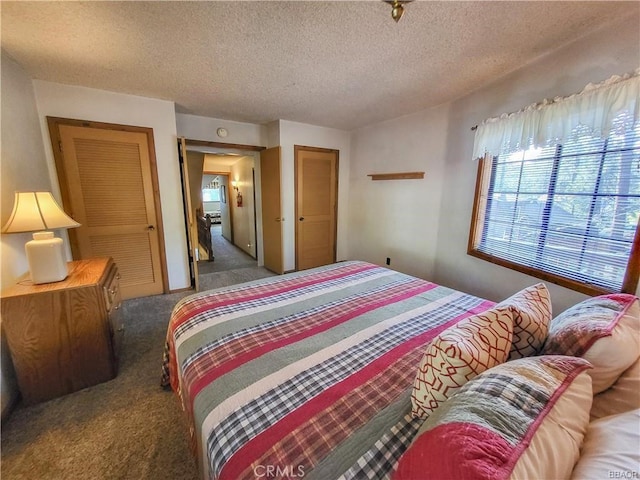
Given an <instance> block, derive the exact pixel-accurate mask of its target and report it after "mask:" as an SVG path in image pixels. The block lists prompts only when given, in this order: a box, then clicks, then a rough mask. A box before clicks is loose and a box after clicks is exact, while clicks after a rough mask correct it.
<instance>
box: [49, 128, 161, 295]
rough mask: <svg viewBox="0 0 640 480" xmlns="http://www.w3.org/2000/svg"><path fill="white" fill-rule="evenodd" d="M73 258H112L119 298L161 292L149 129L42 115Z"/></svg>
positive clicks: (157, 208) (157, 211)
mask: <svg viewBox="0 0 640 480" xmlns="http://www.w3.org/2000/svg"><path fill="white" fill-rule="evenodd" d="M48 121H49V130H50V133H51V139H52V143H53V149H54V152H55V157H56V168H57V171H58V177H59V180H60V188H61V193H62V199H63V204H64V206H65V210H67V211H68V212H70V214H71V216H72V217H73V218H74V219H75V220H77V221H78V222H79V223H80V224H81V226H80V227H78V228H74V229H70V230H69V239H70V242H71V251H72V254H73V258H74V259H75V260H82V259H88V258H93V257H105V256H108V257H112V258H113V259H114V261H115V263H116V265H117V266H118V269H119V270H120V275H121V288H122V297H123V298H134V297H141V296H146V295H154V294H159V293H163V292H164V291H165V285H166V284H167V281H166V273H165V272H164V268H163V265H164V262H165V260H164V249H163V244H162V242H161V239H162V238H163V235H162V223H161V221H160V219H161V218H162V217H161V212H160V201H159V197H158V194H157V175H156V171H155V157H154V149H153V131H152V130H151V129H145V128H141V127H126V126H119V125H110V124H102V123H94V122H83V121H78V120H67V119H55V118H49V119H48Z"/></svg>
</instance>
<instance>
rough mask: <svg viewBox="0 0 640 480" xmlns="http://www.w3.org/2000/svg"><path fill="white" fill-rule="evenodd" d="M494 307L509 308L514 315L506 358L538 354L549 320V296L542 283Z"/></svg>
mask: <svg viewBox="0 0 640 480" xmlns="http://www.w3.org/2000/svg"><path fill="white" fill-rule="evenodd" d="M496 307H508V308H510V309H511V313H512V315H513V343H512V344H511V352H509V360H514V359H516V358H523V357H530V356H532V355H537V354H538V353H540V351H541V350H542V347H543V345H544V341H545V340H546V339H547V333H548V332H549V323H551V299H550V296H549V290H547V287H546V286H545V284H544V283H538V284H536V285H533V286H531V287H528V288H525V289H524V290H520V291H519V292H518V293H516V294H515V295H512V296H510V297H509V298H507V299H506V300H504V301H502V302H500V303H499V304H498V305H496Z"/></svg>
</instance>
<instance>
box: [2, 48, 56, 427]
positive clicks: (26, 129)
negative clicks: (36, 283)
mask: <svg viewBox="0 0 640 480" xmlns="http://www.w3.org/2000/svg"><path fill="white" fill-rule="evenodd" d="M1 62H2V68H1V73H2V79H1V82H0V85H1V86H2V90H1V102H0V103H1V104H2V125H1V130H2V134H1V142H2V143H1V151H2V155H1V156H0V158H1V160H0V181H1V190H0V192H1V194H2V197H1V200H2V201H1V203H0V206H1V207H2V215H1V224H2V225H4V224H5V222H6V221H7V220H8V218H9V215H10V214H11V210H12V208H13V197H14V192H15V191H17V190H45V191H46V190H48V191H51V190H52V188H51V182H50V172H49V166H48V164H47V159H46V156H45V153H44V146H43V143H42V134H41V132H40V123H39V121H38V112H37V109H36V99H35V95H34V92H33V83H32V82H31V78H30V77H29V76H28V75H27V73H26V72H25V71H24V70H23V69H22V67H20V66H19V65H18V64H17V63H15V62H14V61H13V60H12V59H11V58H10V57H8V56H7V55H5V54H4V52H3V53H2V59H1ZM58 200H60V197H58ZM58 234H59V233H58ZM30 239H31V234H28V233H25V234H5V235H0V259H1V262H2V263H1V270H2V280H1V282H2V283H1V284H0V286H1V287H2V288H3V289H4V288H7V287H9V286H11V285H12V284H13V283H14V282H15V281H16V279H17V278H18V277H19V276H21V275H22V274H23V273H25V272H27V271H28V270H29V266H28V264H27V259H26V256H25V253H24V244H25V243H26V242H27V241H29V240H30ZM0 362H1V363H0V389H1V392H2V393H1V403H2V414H3V415H4V414H5V412H6V411H7V407H8V406H9V404H10V403H11V402H12V401H13V400H14V399H15V398H16V397H17V392H18V391H17V386H16V381H15V377H14V373H13V366H12V364H11V359H10V358H9V351H8V349H7V347H6V343H5V340H4V335H3V336H2V355H1V360H0Z"/></svg>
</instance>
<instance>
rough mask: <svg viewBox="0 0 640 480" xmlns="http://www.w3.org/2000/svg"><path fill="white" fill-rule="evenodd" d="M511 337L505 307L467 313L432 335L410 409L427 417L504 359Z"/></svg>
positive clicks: (508, 311)
mask: <svg viewBox="0 0 640 480" xmlns="http://www.w3.org/2000/svg"><path fill="white" fill-rule="evenodd" d="M512 337H513V319H512V317H511V311H510V309H508V308H494V309H491V310H487V311H486V312H483V313H481V314H478V315H474V316H471V317H468V318H466V319H464V320H462V321H460V322H459V323H457V324H456V325H454V326H453V327H451V328H448V329H447V330H445V331H444V332H442V333H440V335H438V336H437V337H436V338H434V339H433V340H432V342H431V344H430V345H429V347H427V350H426V352H425V353H424V355H423V356H422V360H421V361H420V367H419V368H418V374H417V375H416V379H415V382H414V385H413V391H412V394H411V404H412V409H411V413H412V415H413V416H414V417H422V418H426V417H428V416H429V415H430V414H431V413H433V411H434V410H436V409H437V408H438V406H439V405H440V404H441V403H442V402H444V401H445V400H447V398H449V397H451V396H452V395H453V394H454V393H455V392H456V391H457V390H458V389H460V387H461V386H462V385H464V384H465V383H467V382H468V381H469V380H471V379H472V378H473V377H475V376H476V375H478V374H479V373H481V372H484V371H485V370H487V369H489V368H491V367H493V366H495V365H498V364H500V363H503V362H505V361H506V360H507V356H508V355H509V349H510V348H511V339H512Z"/></svg>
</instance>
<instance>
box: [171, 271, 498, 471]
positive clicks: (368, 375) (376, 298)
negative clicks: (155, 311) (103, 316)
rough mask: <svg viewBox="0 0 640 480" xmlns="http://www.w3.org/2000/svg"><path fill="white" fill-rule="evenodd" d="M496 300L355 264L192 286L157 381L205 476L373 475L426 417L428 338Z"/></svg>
mask: <svg viewBox="0 0 640 480" xmlns="http://www.w3.org/2000/svg"><path fill="white" fill-rule="evenodd" d="M491 305H492V302H489V301H487V300H484V299H481V298H477V297H474V296H472V295H468V294H465V293H461V292H457V291H454V290H451V289H449V288H445V287H442V286H439V285H436V284H434V283H430V282H427V281H424V280H420V279H417V278H413V277H410V276H407V275H404V274H401V273H398V272H395V271H392V270H389V269H386V268H382V267H379V266H376V265H372V264H368V263H363V262H342V263H338V264H334V265H330V266H326V267H320V268H317V269H312V270H308V271H304V272H299V273H293V274H289V275H285V276H279V277H271V278H268V279H264V280H259V281H257V282H252V283H249V284H243V285H238V286H233V287H228V288H225V289H221V290H216V291H211V292H205V293H202V294H196V295H194V296H190V297H187V298H185V299H183V300H182V301H181V302H180V303H179V304H177V305H176V307H175V309H174V313H173V315H172V318H171V321H170V325H169V331H168V334H167V349H166V352H165V363H164V367H165V368H164V372H165V375H164V378H163V382H164V383H165V384H167V383H171V386H172V388H173V389H174V390H175V391H176V392H177V393H178V395H179V397H180V399H181V402H182V404H183V407H184V409H185V411H186V412H187V414H188V416H189V420H190V421H189V423H190V425H191V429H192V431H191V435H192V439H193V446H194V448H195V451H196V455H197V458H198V462H199V465H200V468H201V472H202V476H203V478H220V479H236V478H256V477H258V476H261V473H263V474H265V475H266V474H267V473H268V472H267V469H270V471H273V473H274V474H275V473H278V472H277V470H278V469H279V470H280V472H279V473H280V475H278V476H279V477H281V476H282V473H283V470H285V469H287V470H288V472H286V473H288V474H289V477H295V476H296V475H297V476H304V478H306V479H314V478H317V479H329V478H339V477H343V478H371V477H381V476H384V474H385V472H389V471H391V470H392V468H393V467H394V465H395V462H396V461H397V459H398V458H399V457H400V455H401V454H402V453H403V452H404V450H405V449H406V447H407V446H408V445H409V443H410V441H411V439H412V437H413V436H414V434H415V433H416V431H417V430H418V428H419V426H420V424H421V422H420V421H419V419H415V418H412V417H411V415H410V410H411V402H410V391H411V388H410V387H411V385H412V383H413V379H414V376H415V365H417V363H418V361H419V359H420V356H421V355H422V353H423V350H424V348H425V345H426V344H428V343H429V342H430V341H431V339H432V338H433V337H434V336H435V335H436V334H438V333H439V332H440V331H442V330H443V329H445V328H446V327H448V326H450V325H452V324H455V323H456V322H458V321H460V320H461V319H463V318H465V317H467V316H469V315H472V314H474V313H478V312H481V311H483V310H485V309H487V308H488V307H490V306H491ZM178 365H179V366H180V367H178Z"/></svg>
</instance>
